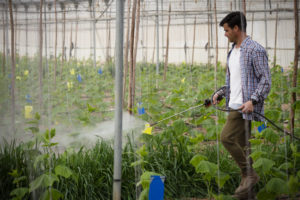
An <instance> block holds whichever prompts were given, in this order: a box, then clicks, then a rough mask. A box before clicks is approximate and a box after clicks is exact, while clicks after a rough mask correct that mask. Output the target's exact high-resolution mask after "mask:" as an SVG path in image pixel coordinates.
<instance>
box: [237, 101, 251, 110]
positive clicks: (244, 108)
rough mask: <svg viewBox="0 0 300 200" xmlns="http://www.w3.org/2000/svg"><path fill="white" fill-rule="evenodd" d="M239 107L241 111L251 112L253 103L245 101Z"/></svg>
mask: <svg viewBox="0 0 300 200" xmlns="http://www.w3.org/2000/svg"><path fill="white" fill-rule="evenodd" d="M239 109H242V112H243V113H252V112H253V104H252V101H247V102H246V103H244V104H243V105H241V107H239Z"/></svg>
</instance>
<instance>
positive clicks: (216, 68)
mask: <svg viewBox="0 0 300 200" xmlns="http://www.w3.org/2000/svg"><path fill="white" fill-rule="evenodd" d="M214 7H215V8H214V9H215V26H216V63H215V90H216V89H217V72H218V54H219V48H218V47H219V46H218V19H217V0H215V6H214Z"/></svg>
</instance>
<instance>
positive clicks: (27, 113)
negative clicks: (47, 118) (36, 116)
mask: <svg viewBox="0 0 300 200" xmlns="http://www.w3.org/2000/svg"><path fill="white" fill-rule="evenodd" d="M32 110H33V107H32V106H25V119H31V118H32Z"/></svg>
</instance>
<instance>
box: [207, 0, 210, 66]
mask: <svg viewBox="0 0 300 200" xmlns="http://www.w3.org/2000/svg"><path fill="white" fill-rule="evenodd" d="M207 8H208V13H207V30H208V32H207V35H208V42H207V64H208V66H210V0H207Z"/></svg>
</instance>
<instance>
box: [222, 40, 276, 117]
mask: <svg viewBox="0 0 300 200" xmlns="http://www.w3.org/2000/svg"><path fill="white" fill-rule="evenodd" d="M234 45H235V44H233V45H232V48H231V50H230V52H229V53H228V56H227V66H228V60H229V57H230V54H231V51H232V49H233V48H234ZM240 51H241V55H240V66H241V81H242V95H243V103H246V102H247V101H250V100H251V99H254V100H256V101H257V102H258V103H257V104H256V105H254V111H255V112H258V113H260V114H262V115H263V114H264V100H265V99H266V98H267V96H268V93H269V92H270V89H271V74H270V69H269V65H268V56H267V53H266V51H265V49H264V48H263V47H262V46H261V45H260V44H258V43H257V42H255V41H253V40H252V39H251V38H250V37H249V36H248V37H247V38H246V39H244V41H243V42H242V44H241V46H240ZM233 81H234V80H233ZM220 92H221V93H223V94H225V97H226V106H227V107H228V103H229V97H230V71H229V67H227V73H226V88H225V89H224V90H222V91H220ZM243 118H244V119H247V120H255V121H263V120H264V119H263V118H262V117H260V116H259V115H256V114H255V113H249V114H245V113H243Z"/></svg>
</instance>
